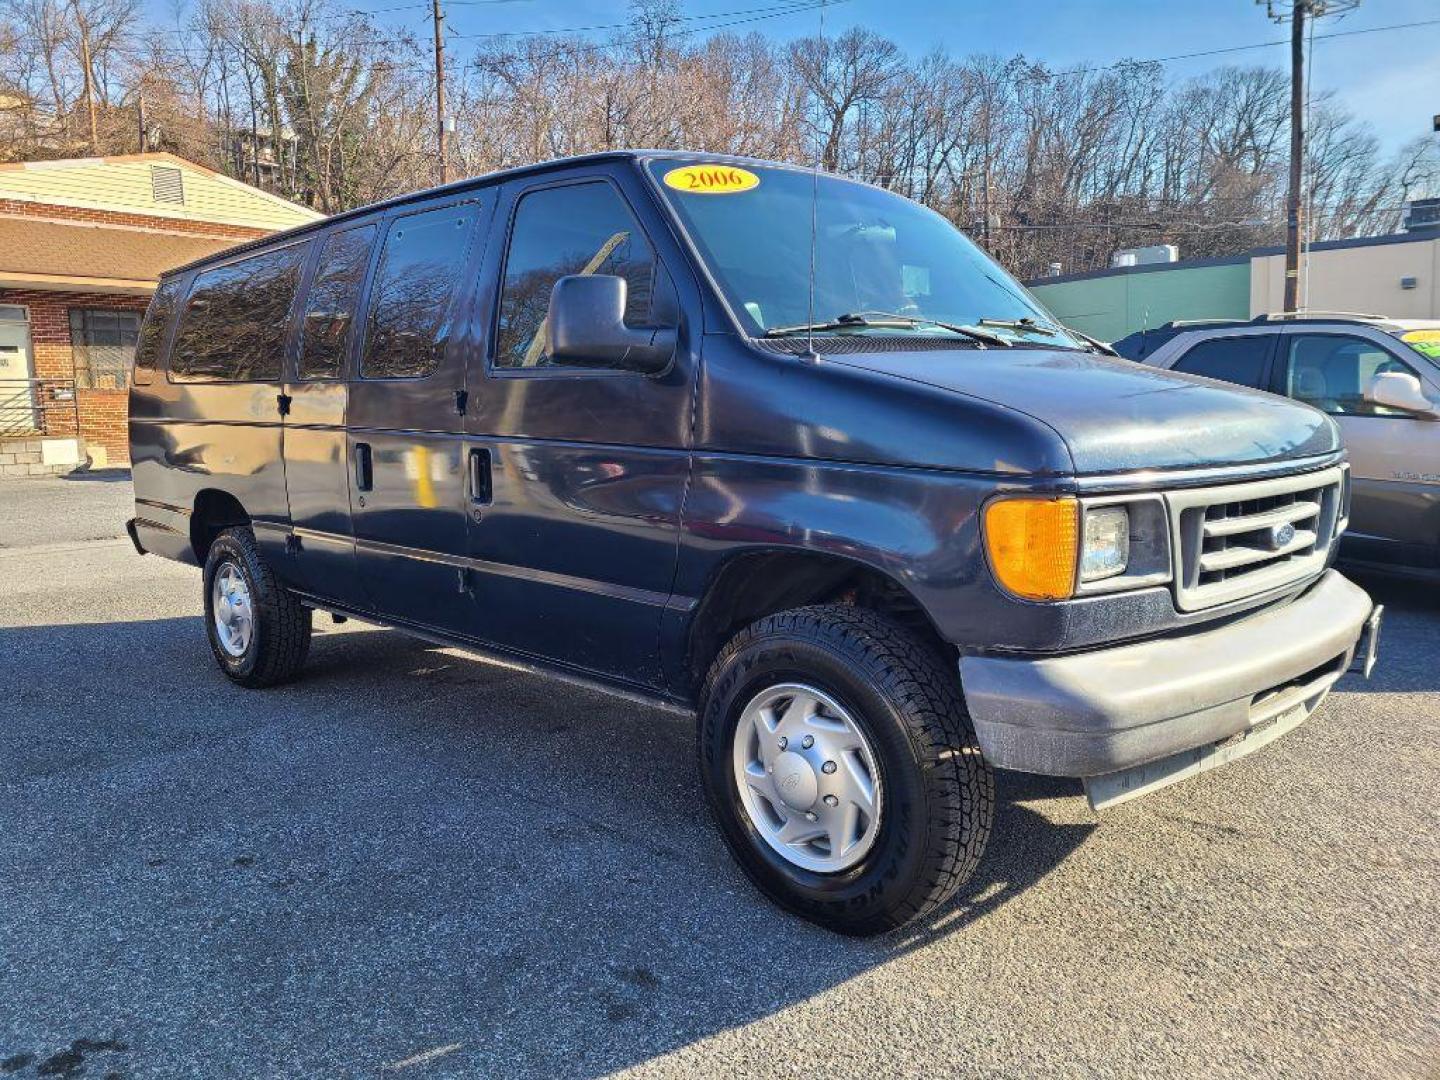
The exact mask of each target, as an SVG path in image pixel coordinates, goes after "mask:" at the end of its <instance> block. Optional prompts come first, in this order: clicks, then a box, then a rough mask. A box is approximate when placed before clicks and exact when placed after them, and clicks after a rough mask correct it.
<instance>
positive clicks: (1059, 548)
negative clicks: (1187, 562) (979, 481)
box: [984, 495, 1170, 600]
mask: <svg viewBox="0 0 1440 1080" xmlns="http://www.w3.org/2000/svg"><path fill="white" fill-rule="evenodd" d="M1137 536H1138V543H1139V546H1138V547H1136V539H1137ZM984 537H985V553H986V555H987V556H988V557H989V560H990V569H991V572H992V573H993V574H994V575H995V580H996V581H998V582H999V583H1000V585H1002V586H1003V587H1004V588H1005V589H1006V590H1007V591H1009V592H1011V593H1013V594H1014V595H1016V596H1020V597H1023V598H1025V599H1026V600H1068V599H1069V598H1070V597H1072V596H1075V595H1076V594H1077V593H1096V592H1113V591H1115V590H1116V589H1126V588H1136V587H1139V586H1142V585H1153V584H1158V583H1159V582H1162V581H1166V580H1168V579H1169V577H1170V554H1169V547H1168V540H1167V529H1166V518H1165V509H1164V504H1163V503H1162V502H1161V500H1160V499H1159V498H1158V497H1156V496H1137V497H1134V498H1130V499H1127V501H1125V502H1123V503H1115V502H1107V503H1104V504H1102V505H1100V506H1089V505H1086V504H1085V503H1084V502H1082V501H1081V500H1079V499H1076V498H1074V497H1073V496H1069V495H1062V496H1053V495H1018V496H1004V497H1002V498H999V499H994V500H992V501H991V502H989V503H987V504H986V506H985V511H984ZM1102 582H1103V583H1104V584H1101V583H1102Z"/></svg>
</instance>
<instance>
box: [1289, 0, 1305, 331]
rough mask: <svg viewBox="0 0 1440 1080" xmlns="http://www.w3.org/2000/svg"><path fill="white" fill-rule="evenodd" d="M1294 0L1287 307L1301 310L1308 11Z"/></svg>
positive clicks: (1302, 2)
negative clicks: (1301, 192) (1301, 190)
mask: <svg viewBox="0 0 1440 1080" xmlns="http://www.w3.org/2000/svg"><path fill="white" fill-rule="evenodd" d="M1308 6H1309V3H1308V2H1307V0H1295V10H1294V13H1293V14H1292V15H1291V18H1290V190H1289V192H1288V193H1286V195H1285V310H1286V311H1298V310H1300V232H1301V230H1300V217H1301V214H1302V213H1303V209H1302V208H1303V206H1304V201H1303V200H1302V199H1301V197H1300V187H1301V185H1302V184H1303V183H1304V178H1303V171H1304V165H1305V14H1306V8H1307V7H1308Z"/></svg>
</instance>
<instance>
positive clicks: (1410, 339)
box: [1400, 330, 1440, 359]
mask: <svg viewBox="0 0 1440 1080" xmlns="http://www.w3.org/2000/svg"><path fill="white" fill-rule="evenodd" d="M1400 340H1401V341H1403V342H1405V344H1407V345H1409V346H1410V347H1411V348H1413V349H1414V350H1415V351H1416V352H1422V353H1424V354H1425V355H1426V356H1433V357H1435V358H1436V359H1440V330H1411V331H1410V332H1409V333H1405V334H1401V335H1400Z"/></svg>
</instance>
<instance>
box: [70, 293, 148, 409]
mask: <svg viewBox="0 0 1440 1080" xmlns="http://www.w3.org/2000/svg"><path fill="white" fill-rule="evenodd" d="M139 334H140V315H139V314H138V313H137V312H134V311H102V310H98V309H95V308H71V309H70V347H71V348H72V350H73V351H74V355H75V385H76V386H85V387H91V388H93V389H96V390H123V389H125V387H127V386H128V385H130V365H131V364H132V363H133V362H134V360H135V342H136V340H137V339H138V337H139Z"/></svg>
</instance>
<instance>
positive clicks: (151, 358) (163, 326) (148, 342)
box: [135, 279, 180, 383]
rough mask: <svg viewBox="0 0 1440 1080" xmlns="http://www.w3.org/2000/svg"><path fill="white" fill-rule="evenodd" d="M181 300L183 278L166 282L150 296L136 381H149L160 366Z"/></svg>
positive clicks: (138, 346) (138, 341)
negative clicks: (151, 374) (161, 354)
mask: <svg viewBox="0 0 1440 1080" xmlns="http://www.w3.org/2000/svg"><path fill="white" fill-rule="evenodd" d="M179 299H180V281H179V279H171V280H170V281H166V282H163V283H162V284H161V285H160V287H159V288H158V289H156V290H155V295H154V296H152V297H151V298H150V306H149V307H148V308H146V309H145V320H144V322H142V323H141V324H140V335H139V337H138V338H137V339H136V342H135V381H136V382H141V383H144V382H149V381H150V374H149V373H150V372H153V371H154V370H155V369H156V368H158V367H159V366H160V353H161V352H162V351H163V350H164V348H165V339H166V338H167V337H169V336H170V327H171V326H172V325H174V322H175V308H176V306H177V303H178V301H179Z"/></svg>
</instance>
